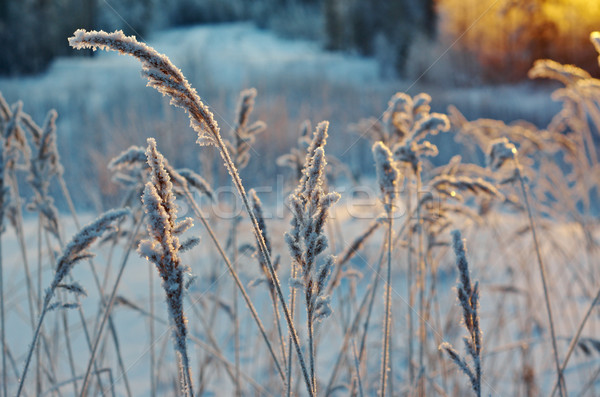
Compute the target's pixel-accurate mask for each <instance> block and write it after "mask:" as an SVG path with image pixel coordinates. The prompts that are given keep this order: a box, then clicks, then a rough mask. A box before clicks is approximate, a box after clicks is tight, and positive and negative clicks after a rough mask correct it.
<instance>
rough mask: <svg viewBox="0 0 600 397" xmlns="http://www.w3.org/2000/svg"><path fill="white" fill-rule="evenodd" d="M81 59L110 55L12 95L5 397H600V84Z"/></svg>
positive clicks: (294, 63) (196, 53) (117, 36)
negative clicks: (452, 82) (468, 82)
mask: <svg viewBox="0 0 600 397" xmlns="http://www.w3.org/2000/svg"><path fill="white" fill-rule="evenodd" d="M591 41H592V44H590V45H589V51H594V47H595V49H596V51H598V52H600V34H598V33H593V34H592V35H591ZM69 44H70V45H71V46H72V47H73V48H75V49H82V50H83V49H89V48H93V49H98V50H106V51H96V52H95V53H94V56H93V57H87V58H77V59H59V60H57V61H56V62H54V64H53V65H52V67H51V68H50V69H49V70H48V72H47V73H46V74H44V75H42V76H37V77H28V78H18V79H17V78H13V79H8V78H3V79H0V92H1V93H2V96H0V132H1V133H2V136H1V138H0V139H1V143H2V145H1V147H2V151H1V153H2V156H1V157H0V168H1V170H2V171H1V173H0V174H1V175H0V176H1V178H0V193H1V194H0V210H1V211H0V215H1V221H2V225H3V226H4V227H3V229H2V233H1V235H0V243H1V245H0V247H1V248H2V249H1V250H0V286H1V287H2V288H1V289H0V297H1V300H0V308H1V310H0V320H1V324H2V328H1V330H2V332H1V334H2V335H1V344H2V347H3V349H2V351H3V354H2V362H1V367H0V368H1V370H2V372H1V373H0V383H1V384H2V387H1V388H0V396H7V395H15V394H16V395H17V396H20V395H23V396H25V395H81V396H86V395H90V396H91V395H127V396H134V395H135V396H137V395H150V396H159V395H186V396H190V395H203V396H204V395H206V396H210V395H273V396H279V395H311V396H342V395H353V396H354V395H360V396H363V395H378V394H379V395H382V396H388V395H389V396H409V395H410V396H412V395H417V396H429V395H432V396H433V395H455V396H463V395H476V396H481V395H494V396H496V395H516V396H520V395H523V396H534V395H560V396H566V395H568V394H570V395H586V396H588V395H589V396H593V395H597V394H598V391H599V387H600V379H599V378H600V370H598V365H599V362H600V360H599V357H600V339H598V338H597V337H596V333H597V332H596V331H597V329H598V327H599V326H600V323H599V321H598V316H597V313H596V310H597V301H598V299H600V283H599V281H600V272H599V269H598V257H599V253H600V241H599V239H600V231H599V222H598V220H599V217H598V214H599V210H600V208H599V205H598V200H599V197H598V192H599V190H600V165H599V162H598V155H600V151H599V150H598V142H599V138H598V131H599V128H600V108H599V105H598V104H599V103H600V91H599V89H598V87H600V83H599V81H598V80H597V79H595V78H593V77H592V76H591V75H590V74H589V73H588V72H586V71H584V70H583V69H579V68H577V67H574V66H568V65H561V64H559V63H557V62H553V61H549V60H540V61H538V62H536V64H535V65H534V66H533V68H532V69H531V70H530V77H531V78H532V79H549V80H553V81H554V85H552V86H544V87H542V88H540V87H537V86H534V85H531V84H521V85H519V86H503V87H494V88H485V87H479V88H474V89H468V90H467V89H464V90H450V91H446V90H444V88H443V87H426V86H423V85H420V84H416V85H415V84H413V83H412V82H406V81H389V80H382V79H380V78H379V77H378V75H379V74H378V66H377V64H376V63H375V62H374V61H373V60H370V59H364V58H359V57H352V56H348V55H341V54H336V53H328V52H324V51H322V50H320V49H318V47H316V45H314V44H312V43H309V42H303V41H289V40H282V39H280V38H276V37H274V36H272V35H271V34H269V33H266V32H264V31H260V30H258V29H256V28H255V27H253V26H252V25H250V24H229V25H219V26H204V27H189V28H180V29H174V30H169V31H166V32H162V33H160V34H156V35H153V36H150V37H149V41H148V42H147V43H146V42H143V41H141V38H140V41H138V40H136V39H135V38H134V37H132V36H125V35H124V34H123V33H122V32H113V33H106V32H95V31H85V30H78V31H76V32H74V34H73V36H72V37H70V38H69ZM116 52H119V53H120V54H117V53H116ZM123 55H127V56H123ZM179 68H181V70H180V69H179ZM140 69H141V71H142V73H141V74H142V79H144V80H142V79H141V78H140ZM145 82H147V84H148V86H149V87H151V88H153V89H155V90H157V91H158V92H159V93H161V94H163V96H164V97H165V98H161V96H160V95H159V94H158V93H157V92H155V91H154V90H152V89H151V88H147V87H144V84H145ZM417 83H418V82H417ZM252 86H254V87H256V89H254V88H249V87H252ZM403 88H405V89H406V91H407V92H404V91H405V90H403ZM417 88H418V89H419V90H421V89H425V88H431V89H428V90H427V91H429V92H428V93H423V92H419V91H416V92H414V91H415V89H417ZM396 91H398V92H396ZM500 97H502V98H500ZM387 98H390V99H389V102H388V103H387V106H384V105H382V104H383V103H385V102H386V100H387ZM20 99H22V100H23V102H20V101H19V100H20ZM170 105H173V106H170ZM446 105H451V106H448V107H446ZM51 108H56V111H54V110H51ZM57 112H58V113H57ZM46 114H47V115H46ZM480 116H487V118H480ZM492 116H495V117H496V118H491V117H492ZM57 117H58V118H57ZM517 117H521V118H523V120H521V121H514V119H516V118H517ZM326 118H327V119H329V121H322V120H323V119H326ZM305 119H308V120H305ZM313 125H314V127H313ZM150 136H153V137H151V138H150ZM106 208H112V209H109V210H108V211H106V210H105V209H106ZM98 214H100V215H98Z"/></svg>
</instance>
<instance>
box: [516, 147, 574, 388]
mask: <svg viewBox="0 0 600 397" xmlns="http://www.w3.org/2000/svg"><path fill="white" fill-rule="evenodd" d="M514 161H515V167H516V172H517V176H518V179H519V182H520V184H521V190H522V192H523V200H524V201H525V207H526V209H527V217H528V219H529V226H530V228H531V235H532V237H533V244H534V247H535V254H536V256H537V260H538V267H539V271H540V277H541V279H542V286H543V291H544V303H545V305H546V313H547V315H548V323H549V326H550V336H551V339H552V352H553V356H554V363H555V365H556V376H557V382H558V384H559V387H558V392H559V395H560V396H561V397H562V396H563V395H564V393H563V391H564V378H563V374H562V371H561V367H560V362H559V358H558V346H557V344H556V331H555V329H554V319H553V316H552V308H551V306H550V294H549V293H548V283H547V281H546V279H547V275H546V267H545V266H544V262H543V260H542V253H541V250H540V244H539V242H538V237H537V232H536V228H535V222H534V220H533V211H532V209H531V205H530V203H529V195H528V194H527V187H526V185H525V179H524V178H523V175H522V173H521V166H520V164H519V162H518V160H517V158H516V157H515V158H514Z"/></svg>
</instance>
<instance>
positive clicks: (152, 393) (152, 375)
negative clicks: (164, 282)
mask: <svg viewBox="0 0 600 397" xmlns="http://www.w3.org/2000/svg"><path fill="white" fill-rule="evenodd" d="M148 290H149V295H150V319H149V322H150V324H149V326H150V397H156V381H155V379H156V377H155V372H154V369H155V363H156V358H155V355H156V351H155V348H154V339H155V336H154V320H153V318H154V269H153V266H152V265H150V266H148Z"/></svg>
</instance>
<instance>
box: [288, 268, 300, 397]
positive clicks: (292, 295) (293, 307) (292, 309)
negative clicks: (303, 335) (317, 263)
mask: <svg viewBox="0 0 600 397" xmlns="http://www.w3.org/2000/svg"><path fill="white" fill-rule="evenodd" d="M296 266H297V265H296V264H295V263H294V261H292V271H291V274H290V277H291V278H292V279H295V278H296V277H297V273H298V270H297V269H296ZM295 311H296V288H291V291H290V316H291V318H292V321H293V320H294V313H295ZM288 334H289V337H288V355H287V359H288V362H287V391H286V395H287V397H291V395H292V379H293V375H292V365H293V361H292V345H293V340H292V338H293V337H292V332H291V331H289V332H288Z"/></svg>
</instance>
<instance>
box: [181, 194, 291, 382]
mask: <svg viewBox="0 0 600 397" xmlns="http://www.w3.org/2000/svg"><path fill="white" fill-rule="evenodd" d="M183 192H184V197H185V199H186V201H187V202H188V204H189V205H190V206H191V207H192V211H193V212H194V215H195V216H196V218H198V219H199V220H200V222H201V223H202V225H203V226H204V228H205V229H206V231H207V232H208V235H209V236H210V239H211V240H212V242H213V244H214V245H215V247H216V248H217V251H218V252H219V255H220V256H221V258H223V261H224V262H225V265H226V266H227V269H228V270H229V273H230V274H231V276H232V277H233V280H234V281H235V284H236V285H237V287H238V288H239V290H240V293H241V294H242V297H243V298H244V301H245V302H246V305H247V306H248V309H249V310H250V314H251V315H252V318H253V319H254V321H255V322H256V325H257V326H258V328H259V330H260V332H261V334H262V337H263V339H264V341H265V344H266V345H267V348H268V349H269V352H270V353H271V356H272V357H273V361H274V362H275V366H276V367H277V371H278V372H279V376H280V377H281V380H282V381H283V382H284V383H285V375H284V372H283V369H282V367H281V364H280V363H279V360H278V358H277V355H276V354H275V351H274V350H273V346H272V344H271V342H270V341H269V338H268V336H267V332H266V331H265V328H264V326H263V324H262V321H261V320H260V317H259V315H258V313H257V311H256V309H255V308H254V304H253V303H252V301H251V300H250V296H249V295H248V293H247V292H246V289H245V288H244V285H243V284H242V282H241V280H240V278H239V276H238V274H237V271H236V270H235V268H234V267H233V265H232V264H231V261H230V260H229V257H228V256H227V254H226V253H225V251H224V249H223V246H222V245H221V243H220V242H219V239H218V238H217V236H216V235H215V233H214V231H213V229H212V227H211V226H210V225H209V224H208V221H207V220H206V217H205V216H204V214H203V213H202V210H201V209H200V207H199V206H198V204H197V203H196V201H195V200H194V198H193V197H192V194H191V193H190V191H189V189H188V188H187V186H184V188H183Z"/></svg>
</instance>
